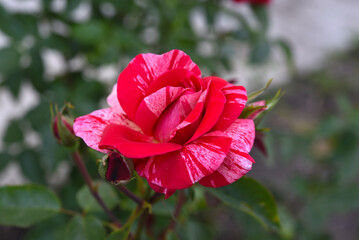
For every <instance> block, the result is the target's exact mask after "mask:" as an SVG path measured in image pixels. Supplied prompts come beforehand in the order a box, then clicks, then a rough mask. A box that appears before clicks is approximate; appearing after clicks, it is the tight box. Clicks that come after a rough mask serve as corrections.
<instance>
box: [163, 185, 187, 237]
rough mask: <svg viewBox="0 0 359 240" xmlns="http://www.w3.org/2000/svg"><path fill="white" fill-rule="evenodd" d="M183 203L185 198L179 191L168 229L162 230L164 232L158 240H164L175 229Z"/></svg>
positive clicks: (181, 191)
mask: <svg viewBox="0 0 359 240" xmlns="http://www.w3.org/2000/svg"><path fill="white" fill-rule="evenodd" d="M185 202H186V196H185V194H184V192H183V190H179V191H178V199H177V205H176V208H175V211H174V213H173V218H172V219H171V222H170V224H169V225H168V227H167V228H166V229H164V231H163V232H162V234H161V235H160V239H163V240H164V239H166V236H167V234H168V233H169V232H170V231H172V230H173V229H174V228H175V226H176V222H177V218H178V216H179V215H180V213H181V210H182V207H183V205H184V203H185Z"/></svg>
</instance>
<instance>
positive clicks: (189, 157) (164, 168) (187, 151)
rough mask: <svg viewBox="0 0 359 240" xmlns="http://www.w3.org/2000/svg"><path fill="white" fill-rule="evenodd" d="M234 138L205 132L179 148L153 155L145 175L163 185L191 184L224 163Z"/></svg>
mask: <svg viewBox="0 0 359 240" xmlns="http://www.w3.org/2000/svg"><path fill="white" fill-rule="evenodd" d="M231 141H232V140H231V139H230V138H227V137H223V136H202V137H201V138H199V139H197V140H196V141H193V142H191V143H190V144H187V145H185V146H184V147H183V148H182V149H181V150H179V151H174V152H169V153H166V154H163V155H157V156H153V157H151V158H150V160H149V161H148V162H147V165H146V169H145V175H146V178H147V180H148V181H149V182H151V183H153V184H156V185H159V186H160V187H163V188H168V189H183V188H188V187H190V186H192V185H193V184H194V183H195V182H197V181H198V180H199V179H201V178H203V177H204V176H207V175H209V174H211V173H212V172H214V171H215V170H216V169H217V168H218V167H219V166H220V165H221V163H222V162H223V160H224V158H225V157H226V155H227V152H228V150H229V147H230V145H231Z"/></svg>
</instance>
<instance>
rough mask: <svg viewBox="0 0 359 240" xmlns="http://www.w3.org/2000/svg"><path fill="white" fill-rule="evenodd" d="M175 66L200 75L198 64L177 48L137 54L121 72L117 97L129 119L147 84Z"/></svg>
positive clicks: (135, 109)
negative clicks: (164, 51)
mask: <svg viewBox="0 0 359 240" xmlns="http://www.w3.org/2000/svg"><path fill="white" fill-rule="evenodd" d="M175 68H184V69H187V70H188V71H191V72H193V73H194V74H195V75H196V76H198V77H200V75H201V72H200V70H199V68H198V66H197V65H196V64H195V63H193V62H192V60H191V59H190V57H189V56H188V55H186V54H185V53H184V52H182V51H179V50H172V51H170V52H167V53H165V54H163V55H156V54H151V53H148V54H140V55H137V56H136V57H135V58H134V59H133V60H132V61H131V62H130V63H129V65H128V66H127V67H126V68H125V69H124V70H123V71H122V72H121V74H120V75H119V77H118V82H117V97H118V100H119V102H120V104H121V106H122V107H123V109H124V110H125V112H126V113H127V115H128V116H129V117H130V118H131V119H134V117H135V114H136V111H137V108H138V106H139V104H140V103H141V101H142V99H143V98H144V97H145V95H146V94H145V93H146V91H147V90H148V87H149V85H150V84H151V83H152V82H153V81H154V80H155V79H157V78H158V77H159V76H160V75H162V74H163V73H165V72H167V71H168V70H171V69H175Z"/></svg>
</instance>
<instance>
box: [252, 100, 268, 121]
mask: <svg viewBox="0 0 359 240" xmlns="http://www.w3.org/2000/svg"><path fill="white" fill-rule="evenodd" d="M248 106H253V107H263V108H259V109H257V110H255V111H254V112H252V113H251V114H249V115H248V116H247V118H248V119H253V120H254V119H255V118H256V117H257V116H258V115H259V114H260V113H261V112H263V111H265V110H267V104H266V101H265V100H261V101H257V102H254V103H251V104H249V105H248Z"/></svg>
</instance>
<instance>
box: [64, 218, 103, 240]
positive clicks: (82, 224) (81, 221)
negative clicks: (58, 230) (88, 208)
mask: <svg viewBox="0 0 359 240" xmlns="http://www.w3.org/2000/svg"><path fill="white" fill-rule="evenodd" d="M105 236H106V229H105V227H104V226H103V224H102V222H101V221H100V220H99V219H98V218H96V217H94V216H91V215H86V216H84V217H81V216H75V217H73V218H72V219H71V221H70V222H68V224H67V227H66V230H65V239H68V240H73V239H76V240H80V239H81V240H103V239H105Z"/></svg>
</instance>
